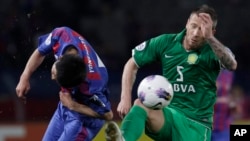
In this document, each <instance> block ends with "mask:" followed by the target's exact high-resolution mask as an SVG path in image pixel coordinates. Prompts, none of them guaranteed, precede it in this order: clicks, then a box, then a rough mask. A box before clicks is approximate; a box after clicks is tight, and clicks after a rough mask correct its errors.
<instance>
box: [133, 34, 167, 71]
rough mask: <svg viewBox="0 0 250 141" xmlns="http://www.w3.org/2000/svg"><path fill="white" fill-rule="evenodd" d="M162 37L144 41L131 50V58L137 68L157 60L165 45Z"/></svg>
mask: <svg viewBox="0 0 250 141" xmlns="http://www.w3.org/2000/svg"><path fill="white" fill-rule="evenodd" d="M166 41H167V40H165V38H163V35H160V36H157V37H155V38H151V39H150V40H147V41H144V42H143V43H141V44H139V45H138V46H136V47H135V48H134V49H133V50H132V56H133V57H134V60H135V63H136V64H137V66H138V67H142V66H144V65H147V64H150V63H152V62H155V61H157V60H159V57H160V56H161V52H162V48H163V46H164V45H165V44H167V42H166Z"/></svg>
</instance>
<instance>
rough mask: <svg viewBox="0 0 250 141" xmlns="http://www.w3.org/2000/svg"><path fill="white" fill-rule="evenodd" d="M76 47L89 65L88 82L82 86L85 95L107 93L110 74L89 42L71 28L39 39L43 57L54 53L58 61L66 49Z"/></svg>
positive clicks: (39, 49)
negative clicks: (69, 46)
mask: <svg viewBox="0 0 250 141" xmlns="http://www.w3.org/2000/svg"><path fill="white" fill-rule="evenodd" d="M68 45H74V46H75V47H76V48H77V50H78V52H79V55H80V56H81V57H82V58H83V61H84V62H85V63H86V65H87V78H86V81H85V82H83V83H82V84H81V85H80V91H81V93H82V94H84V95H93V94H96V93H99V92H103V91H107V83H108V72H107V69H106V67H105V65H104V64H103V62H102V61H101V59H100V58H99V56H98V55H97V53H96V52H95V50H94V49H93V48H92V46H91V45H90V44H89V43H88V41H87V40H86V39H85V38H84V37H83V36H81V35H80V34H79V33H77V32H76V31H74V30H72V29H71V28H69V27H58V28H55V29H54V30H52V32H50V33H48V34H45V35H42V36H40V37H39V38H38V51H39V52H40V53H41V54H42V55H47V54H49V53H51V52H53V53H54V56H55V58H56V59H58V58H59V57H60V56H62V55H63V53H64V51H65V47H67V46H68Z"/></svg>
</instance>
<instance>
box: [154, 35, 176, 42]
mask: <svg viewBox="0 0 250 141" xmlns="http://www.w3.org/2000/svg"><path fill="white" fill-rule="evenodd" d="M177 36H178V33H164V34H160V35H158V36H155V37H153V38H152V39H151V41H153V42H157V43H163V44H168V43H172V42H173V41H176V38H177Z"/></svg>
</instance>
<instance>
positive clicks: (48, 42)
mask: <svg viewBox="0 0 250 141" xmlns="http://www.w3.org/2000/svg"><path fill="white" fill-rule="evenodd" d="M51 36H52V33H50V34H49V36H48V37H47V38H46V40H45V45H47V46H48V45H50V43H51Z"/></svg>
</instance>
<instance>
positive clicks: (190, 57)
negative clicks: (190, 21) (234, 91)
mask: <svg viewBox="0 0 250 141" xmlns="http://www.w3.org/2000/svg"><path fill="white" fill-rule="evenodd" d="M185 32H186V30H184V31H182V32H181V33H178V34H163V35H160V36H157V37H155V38H152V39H150V40H148V41H145V42H143V43H142V44H140V45H138V46H137V47H135V48H134V49H133V57H134V60H135V63H136V64H137V65H138V67H142V66H144V65H148V64H151V63H154V62H160V63H161V65H162V73H163V76H165V77H166V78H167V79H168V80H169V81H170V82H171V84H172V86H173V90H174V97H173V99H172V102H171V103H170V105H169V107H171V108H175V109H176V110H179V111H181V112H183V113H184V114H185V115H186V116H188V117H190V118H191V119H195V120H197V121H199V122H201V123H203V124H206V125H207V126H209V127H211V126H212V119H213V107H214V103H215V100H216V78H217V76H218V74H219V71H220V63H219V60H218V58H217V57H216V55H215V54H214V52H213V51H212V49H211V47H210V46H209V45H208V44H204V45H203V46H202V47H201V48H200V49H198V50H195V51H186V50H185V49H184V47H183V46H182V41H183V38H184V36H185Z"/></svg>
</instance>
